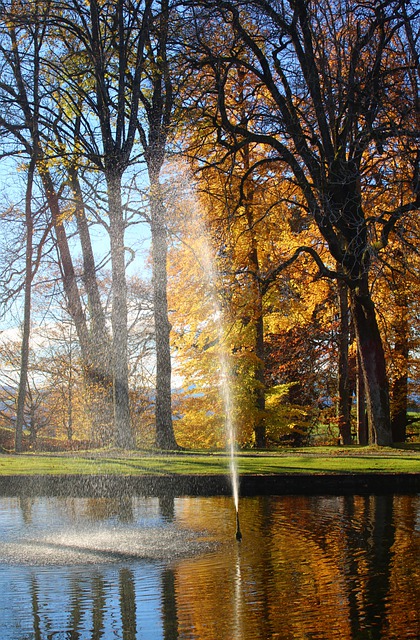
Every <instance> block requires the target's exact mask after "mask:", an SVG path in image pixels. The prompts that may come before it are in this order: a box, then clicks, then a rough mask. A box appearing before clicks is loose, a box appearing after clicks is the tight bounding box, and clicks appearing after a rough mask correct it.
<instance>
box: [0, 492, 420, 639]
mask: <svg viewBox="0 0 420 640" xmlns="http://www.w3.org/2000/svg"><path fill="white" fill-rule="evenodd" d="M167 501H168V498H167V497H166V498H165V501H162V500H160V499H159V498H143V497H140V496H135V497H130V496H123V497H121V498H120V499H115V498H114V499H107V498H102V499H93V498H44V497H40V498H0V609H1V612H2V616H1V620H0V630H1V634H0V637H1V638H2V640H17V639H19V640H20V639H22V640H23V639H25V640H29V639H42V640H44V638H45V639H47V638H75V639H76V638H77V639H78V640H82V639H83V640H84V639H86V640H88V639H91V638H104V639H107V638H117V639H122V638H125V639H127V638H130V639H131V638H132V639H136V640H138V639H148V640H151V639H153V640H161V639H162V640H175V639H176V640H177V639H178V638H179V639H186V638H194V639H195V640H213V639H214V640H267V639H268V638H281V639H285V640H289V639H290V640H295V639H296V638H299V639H301V638H302V639H303V640H305V639H308V640H309V638H310V639H311V640H325V639H326V638H328V639H332V640H335V639H336V640H352V639H353V638H377V639H378V640H379V639H380V640H396V639H398V640H404V639H405V638H418V637H420V612H419V610H418V602H419V601H420V531H419V528H418V525H419V521H420V496H418V495H417V496H403V495H398V496H392V495H389V496H310V497H308V496H272V497H268V496H266V497H254V498H248V497H242V498H241V520H242V521H243V524H244V527H245V528H246V531H247V535H246V536H245V537H244V540H243V542H242V544H241V545H238V544H236V542H235V541H234V539H233V536H232V514H233V512H234V505H233V502H232V499H231V497H182V498H181V497H180V498H174V499H173V505H172V509H168V505H167ZM163 505H164V507H163ZM29 541H30V544H29ZM11 545H13V557H12V551H11V550H12V547H11ZM165 549H166V550H165ZM164 550H165V551H164ZM74 553H76V555H73V554H74ZM31 554H33V555H32V556H31ZM90 554H92V557H91V555H90ZM54 556H55V559H54Z"/></svg>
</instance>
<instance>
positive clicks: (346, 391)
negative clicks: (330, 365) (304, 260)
mask: <svg viewBox="0 0 420 640" xmlns="http://www.w3.org/2000/svg"><path fill="white" fill-rule="evenodd" d="M338 296H339V303H340V332H339V340H338V402H337V417H338V427H339V432H340V441H341V444H345V445H347V444H351V424H350V393H351V392H350V385H349V304H348V289H347V286H346V285H345V283H344V282H342V281H339V282H338Z"/></svg>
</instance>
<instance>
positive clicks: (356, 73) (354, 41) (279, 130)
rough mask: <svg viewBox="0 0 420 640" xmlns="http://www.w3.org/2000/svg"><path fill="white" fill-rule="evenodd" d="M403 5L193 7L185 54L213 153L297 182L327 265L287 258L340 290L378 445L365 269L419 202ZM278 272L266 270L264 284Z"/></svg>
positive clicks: (379, 384) (380, 399) (375, 333)
mask: <svg viewBox="0 0 420 640" xmlns="http://www.w3.org/2000/svg"><path fill="white" fill-rule="evenodd" d="M403 6H405V3H403V2H394V1H386V2H383V3H381V4H380V5H376V4H372V5H366V3H359V2H352V3H347V2H346V3H344V2H338V3H332V2H329V1H328V0H324V1H323V2H320V3H311V2H304V1H301V0H297V1H290V2H287V3H281V4H277V3H276V4H274V3H271V2H266V0H254V1H252V2H246V3H245V2H239V3H233V2H229V1H226V2H223V3H219V2H211V1H209V2H201V3H199V6H198V7H197V8H194V9H191V22H193V24H194V26H195V34H194V36H195V39H194V42H193V45H192V48H193V47H194V48H195V51H197V50H199V51H200V53H201V58H200V59H199V61H198V62H197V63H196V67H199V66H201V69H203V76H204V78H205V81H207V82H208V85H209V87H212V89H211V90H212V92H213V95H214V94H215V93H216V94H217V107H216V109H214V110H213V121H214V123H215V124H216V126H217V127H218V130H219V134H218V138H219V141H220V144H221V146H223V147H224V148H225V149H226V150H227V151H232V150H236V149H238V148H240V147H243V145H244V144H249V143H250V142H252V143H254V144H256V145H264V146H266V148H267V149H269V152H268V153H267V158H266V161H267V162H268V163H270V165H271V166H272V167H275V166H276V165H277V166H279V167H282V168H283V173H284V175H286V179H288V180H290V181H292V182H293V183H294V184H295V185H297V186H298V188H299V190H300V194H301V197H300V199H299V202H298V206H300V207H303V208H304V210H305V211H306V212H308V213H309V214H310V215H311V216H312V217H313V219H314V220H315V221H316V224H317V226H318V229H319V232H320V233H321V235H322V237H323V238H324V240H325V242H326V243H327V246H328V249H329V253H330V257H329V259H328V261H327V262H325V261H322V260H321V258H320V256H319V255H318V253H317V252H316V249H315V248H314V247H313V246H302V247H300V248H299V249H298V250H297V252H296V254H295V256H294V257H295V258H297V257H298V256H299V255H301V254H302V252H304V253H307V254H309V255H311V256H312V257H313V259H314V260H315V262H316V264H317V265H318V267H319V271H320V275H321V276H323V277H332V278H336V279H341V280H343V281H344V282H345V284H346V286H347V288H348V291H349V297H350V309H351V314H352V321H353V327H354V331H355V335H356V340H357V345H358V351H359V355H360V362H361V368H362V372H363V378H364V385H365V392H366V401H367V412H368V417H369V422H370V424H371V428H372V433H373V439H374V442H376V443H377V444H381V445H387V444H389V443H390V442H391V440H392V434H391V424H390V411H389V391H388V378H387V372H386V365H385V356H384V350H383V344H382V340H381V336H380V332H379V328H378V322H377V317H376V312H375V305H374V303H373V300H372V296H371V292H370V282H369V273H370V268H371V264H372V260H375V259H376V256H377V255H379V254H380V253H381V252H384V251H386V248H387V245H388V242H389V238H390V236H391V234H392V232H393V231H394V229H395V228H396V226H397V224H398V223H399V222H400V221H401V220H402V219H403V218H404V216H406V215H409V214H410V212H413V211H415V210H417V209H418V206H419V195H418V188H417V180H416V176H417V172H418V162H419V154H418V151H417V140H418V130H417V127H416V123H413V121H412V119H411V118H410V116H409V115H408V114H409V105H412V104H413V100H414V99H416V98H415V96H414V97H413V93H412V92H411V91H410V88H409V87H410V85H409V82H408V71H407V68H408V67H407V56H406V51H405V48H404V39H402V37H401V25H402V21H401V17H402V14H401V11H402V7H403ZM215 24H217V29H218V37H217V39H215V40H212V35H213V27H214V25H215ZM195 57H196V53H195ZM196 59H197V57H196ZM237 68H242V69H243V70H244V72H245V73H246V74H247V75H248V76H252V78H253V82H252V85H253V87H254V89H253V91H252V93H250V94H249V101H250V103H251V105H252V107H251V108H250V109H249V110H248V117H247V118H246V121H245V120H244V119H243V118H241V117H240V116H238V107H237V102H238V96H237V95H236V94H232V93H231V92H230V91H229V90H228V89H229V87H230V81H231V76H232V74H233V73H236V70H237ZM202 105H203V100H201V102H200V104H199V107H200V108H202ZM211 106H213V103H212V105H211ZM401 157H404V158H405V163H404V164H405V166H406V168H407V170H408V172H409V173H408V175H406V176H405V177H404V178H403V179H402V180H400V176H399V175H398V174H395V173H394V174H392V173H390V167H392V166H395V165H396V164H397V163H398V160H397V159H398V158H401ZM273 173H275V172H274V171H273ZM375 176H376V178H375ZM274 179H275V177H274ZM379 182H381V185H384V184H386V188H387V192H388V205H387V206H386V207H385V208H384V209H382V208H381V209H378V208H377V207H376V206H375V205H376V200H375V198H376V197H377V195H378V190H381V189H382V188H383V187H382V186H381V187H380V188H379V187H378V184H379ZM409 185H410V186H409ZM413 185H414V186H413ZM336 263H338V265H339V267H340V270H339V271H337V270H336V269H335V264H336ZM283 268H284V265H279V266H278V267H273V269H272V270H271V271H270V272H269V273H267V274H265V275H264V276H262V281H263V282H264V283H267V282H269V281H272V280H273V279H274V278H275V277H276V276H277V274H278V272H279V270H281V269H283Z"/></svg>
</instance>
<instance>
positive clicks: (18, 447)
mask: <svg viewBox="0 0 420 640" xmlns="http://www.w3.org/2000/svg"><path fill="white" fill-rule="evenodd" d="M35 164H36V159H35V157H33V158H31V162H30V164H29V170H28V178H27V184H26V196H25V225H26V256H25V289H24V292H25V293H24V311H23V333H22V344H21V349H20V353H21V360H20V374H19V388H18V397H17V410H16V432H15V451H16V453H21V452H22V437H23V427H24V422H25V400H26V387H27V381H28V364H29V338H30V333H31V305H32V280H33V269H32V251H33V233H34V223H33V218H32V187H33V180H34V172H35Z"/></svg>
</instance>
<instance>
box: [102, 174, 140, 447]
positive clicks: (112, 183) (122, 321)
mask: <svg viewBox="0 0 420 640" xmlns="http://www.w3.org/2000/svg"><path fill="white" fill-rule="evenodd" d="M106 180H107V191H108V204H109V222H110V225H109V226H110V241H111V260H112V318H111V321H112V371H113V393H114V444H115V446H116V447H121V448H127V449H131V448H134V436H133V433H132V430H131V418H130V398H129V385H128V348H127V344H128V329H127V282H126V273H125V248H124V232H125V223H124V218H123V212H122V202H121V177H120V176H119V175H116V174H111V173H110V172H108V173H107V175H106Z"/></svg>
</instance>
